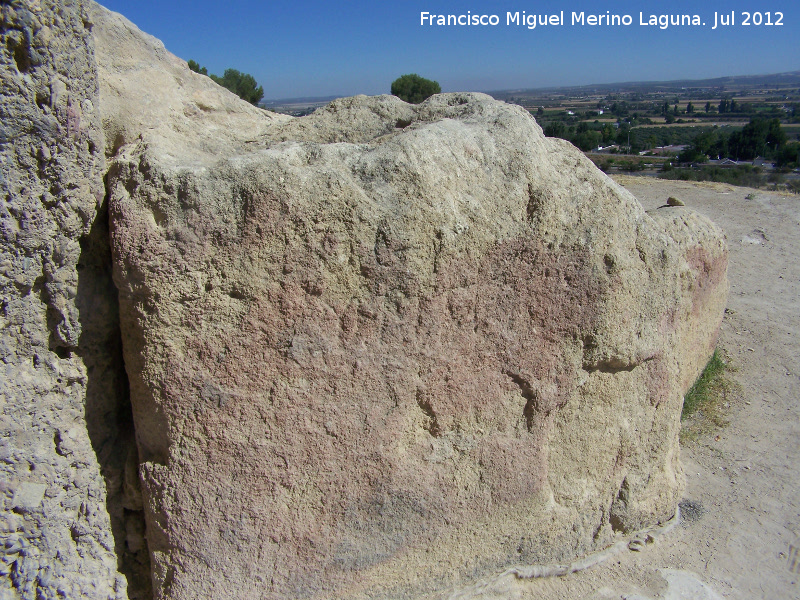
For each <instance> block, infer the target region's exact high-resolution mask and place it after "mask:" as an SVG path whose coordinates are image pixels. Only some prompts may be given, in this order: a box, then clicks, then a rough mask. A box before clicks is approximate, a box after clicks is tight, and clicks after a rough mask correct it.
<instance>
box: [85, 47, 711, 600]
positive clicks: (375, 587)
mask: <svg viewBox="0 0 800 600" xmlns="http://www.w3.org/2000/svg"><path fill="white" fill-rule="evenodd" d="M97 35H99V36H100V35H102V33H98V34H97ZM148 43H149V42H148ZM98 47H100V43H98ZM98 56H100V61H101V72H103V71H104V70H105V72H108V68H109V67H108V66H103V65H102V61H103V60H104V59H103V57H102V54H101V53H100V51H99V50H98ZM160 60H162V59H160ZM163 62H165V63H166V64H167V66H164V65H163V64H161V65H153V66H152V70H153V71H158V70H160V69H162V68H163V69H166V68H168V67H169V65H173V64H176V63H175V61H174V60H173V59H171V58H169V57H168V58H166V59H163ZM178 67H180V65H177V66H175V68H178ZM169 68H171V67H169ZM130 76H131V77H134V79H133V80H132V81H130V82H129V85H130V86H131V87H132V88H136V87H137V86H138V83H137V81H136V80H135V77H136V76H137V75H136V73H134V72H132V73H130ZM149 76H150V75H147V74H145V75H143V77H149ZM182 77H183V79H180V78H177V80H178V83H176V84H171V87H170V88H164V89H163V90H161V93H164V94H166V95H168V96H170V97H181V94H183V95H184V97H185V96H186V94H188V93H189V92H186V91H181V89H180V86H179V85H178V84H179V83H181V82H183V84H184V85H187V82H192V85H193V82H194V81H195V77H194V76H191V77H189V76H188V75H185V74H184V75H183V76H182ZM143 81H144V80H143ZM165 85H166V84H165ZM108 89H109V88H106V87H105V86H101V92H103V90H108ZM103 93H105V92H103ZM192 93H193V92H192ZM103 98H104V96H102V97H101V100H102V99H103ZM103 104H104V102H103ZM234 104H235V103H234ZM123 105H124V106H126V108H125V110H124V111H123V113H124V115H126V116H124V119H126V120H127V122H130V123H135V124H140V125H137V127H138V126H143V127H144V128H145V129H144V130H143V136H142V138H141V139H137V137H138V133H139V132H137V130H136V129H132V130H131V135H129V136H127V137H125V141H130V142H131V143H128V144H126V145H123V146H121V147H120V148H118V150H119V151H118V153H117V154H116V156H115V158H114V162H113V165H112V167H111V170H110V172H109V177H108V185H109V195H110V219H111V230H112V231H111V235H112V252H113V255H114V278H115V281H116V283H117V286H118V288H119V292H120V313H121V325H122V329H123V336H124V355H125V364H126V368H127V370H128V373H129V375H130V386H131V401H132V404H133V411H134V419H135V425H136V436H137V441H138V445H139V453H140V457H141V459H142V461H143V462H142V464H141V473H142V479H143V492H144V495H143V500H144V506H145V511H146V514H147V543H148V546H149V549H150V552H151V556H152V560H153V576H154V583H155V585H156V594H157V597H160V598H170V599H183V598H242V597H264V598H276V599H277V598H289V597H291V598H299V597H309V598H414V597H418V596H420V595H422V594H425V593H428V592H432V591H435V590H441V589H445V588H448V587H450V586H457V585H459V582H463V581H466V580H470V579H472V578H475V577H477V576H482V575H487V574H491V573H493V572H496V571H498V570H502V569H503V568H505V567H507V566H509V565H514V564H530V563H539V562H553V561H567V560H571V559H574V558H575V557H577V556H581V555H584V554H587V553H589V552H592V551H594V550H597V549H600V548H602V547H604V546H605V545H607V544H609V543H611V542H612V541H614V539H615V537H616V536H618V535H620V534H621V533H622V532H627V531H631V530H635V529H637V528H639V527H643V526H649V525H653V524H655V523H657V522H659V521H662V520H666V519H668V518H669V517H671V516H672V515H673V513H674V511H675V507H676V505H677V502H678V500H679V498H680V497H681V491H682V486H683V478H682V473H681V468H680V464H679V462H678V431H679V428H680V421H679V418H680V409H681V403H682V394H683V392H684V391H685V389H686V388H687V387H688V385H689V383H690V382H691V381H692V380H693V379H694V378H695V376H696V375H697V374H698V372H699V371H698V370H699V367H700V366H701V364H702V362H703V359H704V358H706V357H707V356H708V354H709V352H710V349H711V348H713V345H714V341H715V335H716V330H717V328H718V326H719V323H720V321H721V317H722V312H723V306H724V301H725V295H726V293H727V282H726V279H725V272H726V257H727V252H726V248H725V244H724V239H723V235H722V233H721V232H720V231H719V230H718V229H717V228H716V227H715V226H714V225H713V224H711V223H710V222H709V221H708V220H706V219H704V218H702V217H699V216H698V215H695V214H694V213H691V212H690V211H688V210H686V209H683V208H669V209H667V210H668V211H671V212H668V213H665V214H662V213H658V214H656V215H653V216H650V215H647V214H645V213H644V211H643V210H642V208H641V206H640V205H639V204H638V202H637V201H636V200H635V198H633V197H632V196H631V195H630V194H629V193H627V192H626V191H624V190H623V189H622V188H620V187H619V186H617V185H616V184H615V183H613V182H612V181H611V180H609V179H608V178H607V177H605V176H604V175H603V174H602V173H601V172H600V171H598V170H597V169H596V168H595V167H594V166H593V165H592V164H591V162H590V161H588V160H587V159H586V158H585V157H584V156H583V155H582V154H581V153H580V152H579V151H578V150H576V149H575V148H574V147H572V146H571V145H569V144H568V143H566V142H563V141H561V140H557V139H548V138H545V137H544V136H543V134H542V131H541V129H540V128H539V126H538V125H537V124H536V122H535V121H534V119H533V118H532V117H531V116H530V115H529V114H528V113H526V112H525V111H524V110H522V109H521V108H519V107H515V106H510V105H506V104H503V103H500V102H496V101H494V100H492V99H491V98H490V97H488V96H484V95H480V94H442V95H438V96H434V97H432V98H430V99H429V100H427V101H426V102H425V103H423V104H421V105H417V106H411V105H408V104H405V103H403V102H401V101H400V100H398V99H396V98H393V97H388V96H382V97H377V98H367V97H363V96H359V97H355V98H349V99H343V100H339V101H337V102H335V103H333V104H332V105H330V106H328V107H326V108H325V109H321V110H319V111H317V112H316V113H315V114H313V115H311V116H308V117H304V118H302V119H288V120H287V119H283V120H282V119H277V118H272V117H270V116H269V115H265V116H257V115H255V114H253V115H251V112H252V111H251V109H250V108H249V107H245V106H244V105H243V104H240V105H238V106H239V107H240V108H241V115H239V116H238V117H236V118H241V119H242V120H243V121H245V120H247V122H249V123H250V124H251V125H250V126H249V129H248V135H250V137H249V138H248V139H247V140H244V141H243V140H242V139H241V138H239V137H237V136H241V135H242V133H233V134H232V136H231V138H229V139H226V140H220V139H217V138H218V137H219V129H218V124H217V123H216V121H215V120H214V119H213V118H212V119H211V120H210V123H209V124H208V125H206V124H205V121H204V119H203V118H202V117H201V116H199V115H198V116H197V117H196V118H195V117H194V116H192V117H190V120H191V130H189V129H188V126H186V128H183V127H184V126H185V120H186V119H187V116H186V113H185V112H181V111H173V112H172V113H170V114H168V115H164V118H163V119H161V120H160V121H159V122H158V123H151V122H149V121H148V119H149V118H150V117H149V116H148V115H147V114H146V113H141V114H133V112H132V113H131V115H129V114H128V111H135V110H136V106H137V105H138V103H137V102H135V101H133V102H128V101H126V100H120V106H123ZM147 110H149V109H147ZM231 110H232V111H234V112H235V111H238V110H239V108H236V107H235V106H233V107H232V108H231ZM115 118H116V117H115ZM231 118H233V117H231ZM156 125H157V126H158V127H156ZM182 128H183V129H182ZM107 131H108V129H107ZM195 140H210V141H209V142H208V143H209V144H211V143H214V144H217V146H216V147H217V148H221V149H223V150H225V151H226V152H227V151H231V150H232V152H231V153H225V152H216V151H215V152H211V151H208V150H207V149H206V148H205V146H204V144H205V142H202V143H200V146H201V148H200V151H197V150H196V147H197V145H198V144H197V143H196V142H195ZM209 147H210V146H209Z"/></svg>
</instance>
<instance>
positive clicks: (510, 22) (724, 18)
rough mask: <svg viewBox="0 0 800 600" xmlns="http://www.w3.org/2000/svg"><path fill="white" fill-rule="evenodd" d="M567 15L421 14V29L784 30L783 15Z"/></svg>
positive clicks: (608, 12)
mask: <svg viewBox="0 0 800 600" xmlns="http://www.w3.org/2000/svg"><path fill="white" fill-rule="evenodd" d="M564 13H565V11H563V10H562V11H560V12H558V13H551V14H529V13H527V12H525V11H516V12H506V14H505V19H501V18H500V16H499V15H495V14H477V13H476V14H473V13H472V12H471V11H467V12H466V13H462V14H444V15H440V14H435V13H430V12H420V25H423V26H438V27H496V26H498V25H501V24H503V25H506V26H509V27H525V28H527V29H536V28H537V27H547V26H550V27H559V26H564V25H565V24H567V25H571V26H580V27H586V26H588V27H628V26H631V25H638V26H642V27H657V28H659V29H667V28H669V27H705V26H711V29H717V27H726V26H736V25H741V26H751V25H752V26H761V25H764V26H781V25H783V13H781V12H777V11H776V12H753V13H751V12H744V11H743V12H741V13H739V19H738V22H737V15H736V13H735V12H733V11H731V12H730V13H718V12H714V14H713V16H712V18H710V19H708V20H707V21H706V20H704V19H703V18H702V17H701V16H700V15H698V14H649V15H647V14H645V13H643V12H640V13H639V19H638V21H637V20H635V19H634V18H633V16H631V15H628V14H616V13H611V11H606V12H605V13H597V14H595V13H589V14H587V13H586V12H585V11H581V12H574V11H573V12H571V14H570V19H569V20H568V21H567V20H565V15H564Z"/></svg>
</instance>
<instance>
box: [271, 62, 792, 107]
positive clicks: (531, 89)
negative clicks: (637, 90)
mask: <svg viewBox="0 0 800 600" xmlns="http://www.w3.org/2000/svg"><path fill="white" fill-rule="evenodd" d="M782 75H794V76H796V77H798V82H797V86H798V88H800V70H796V71H783V72H779V73H737V74H730V73H728V74H724V75H714V76H712V77H702V78H699V79H695V78H686V77H679V78H677V79H647V80H634V81H605V82H598V81H593V82H592V83H578V84H574V85H547V86H541V87H527V88H522V87H516V86H515V87H510V88H504V89H492V90H442V91H443V92H445V93H446V92H474V93H479V94H489V95H491V94H510V93H526V92H543V91H551V90H572V89H581V88H594V87H614V86H620V87H622V86H635V85H648V84H649V85H666V84H670V83H691V82H705V81H713V80H715V79H743V78H746V77H779V76H782ZM389 93H390V92H388V91H387V92H381V94H389ZM381 94H366V95H370V96H372V95H381ZM356 95H358V94H349V96H356ZM346 97H348V96H337V95H335V94H327V95H325V96H286V97H282V98H264V99H263V100H262V101H261V104H269V103H275V102H288V101H291V100H296V101H300V100H303V101H307V102H311V101H317V102H321V101H324V100H334V99H336V98H346Z"/></svg>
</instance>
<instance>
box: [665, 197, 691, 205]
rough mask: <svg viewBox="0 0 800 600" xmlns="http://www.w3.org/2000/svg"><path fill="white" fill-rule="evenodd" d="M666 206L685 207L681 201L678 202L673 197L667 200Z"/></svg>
mask: <svg viewBox="0 0 800 600" xmlns="http://www.w3.org/2000/svg"><path fill="white" fill-rule="evenodd" d="M667 206H686V205H685V204H684V203H683V200H678V199H677V198H675V197H674V196H670V197H669V198H667Z"/></svg>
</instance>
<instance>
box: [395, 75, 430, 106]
mask: <svg viewBox="0 0 800 600" xmlns="http://www.w3.org/2000/svg"><path fill="white" fill-rule="evenodd" d="M441 91H442V87H441V86H440V85H439V83H438V82H436V81H431V80H430V79H425V78H424V77H420V76H419V75H417V74H416V73H409V74H407V75H402V76H401V77H398V78H397V79H395V80H394V81H393V82H392V94H393V95H394V96H397V97H398V98H400V99H401V100H404V101H406V102H410V103H411V104H419V103H420V102H422V101H423V100H426V99H427V98H430V97H431V96H433V95H434V94H439V93H441Z"/></svg>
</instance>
